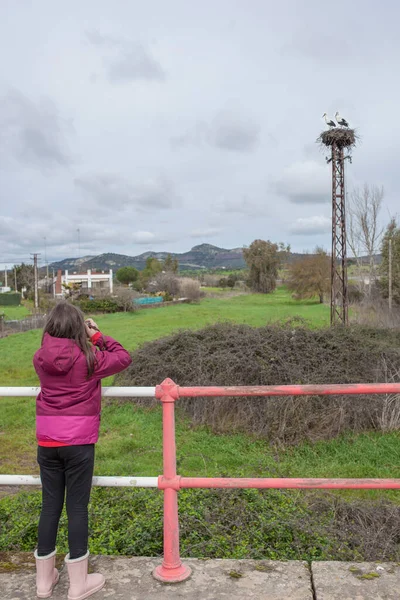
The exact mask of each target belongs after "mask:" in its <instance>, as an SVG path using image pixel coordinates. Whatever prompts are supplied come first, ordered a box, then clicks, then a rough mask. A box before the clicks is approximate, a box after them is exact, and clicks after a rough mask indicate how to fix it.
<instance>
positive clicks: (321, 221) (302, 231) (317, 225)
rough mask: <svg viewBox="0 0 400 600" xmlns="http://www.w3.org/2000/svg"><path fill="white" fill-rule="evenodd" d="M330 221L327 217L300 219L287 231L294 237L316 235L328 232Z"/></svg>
mask: <svg viewBox="0 0 400 600" xmlns="http://www.w3.org/2000/svg"><path fill="white" fill-rule="evenodd" d="M331 226H332V221H331V219H329V218H328V217H322V216H313V217H300V218H298V219H296V221H295V222H294V223H293V224H292V225H291V226H290V228H289V231H290V233H292V234H294V235H318V234H323V233H327V232H328V231H330V228H331Z"/></svg>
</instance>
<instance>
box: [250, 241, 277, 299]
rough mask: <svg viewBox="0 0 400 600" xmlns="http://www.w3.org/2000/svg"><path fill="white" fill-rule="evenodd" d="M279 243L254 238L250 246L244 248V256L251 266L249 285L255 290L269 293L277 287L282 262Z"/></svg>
mask: <svg viewBox="0 0 400 600" xmlns="http://www.w3.org/2000/svg"><path fill="white" fill-rule="evenodd" d="M279 249H280V247H279V246H278V244H273V243H272V242H270V241H269V240H268V241H265V240H254V242H252V244H250V246H249V248H244V249H243V257H244V260H245V261H246V263H247V265H248V267H249V280H248V283H249V286H250V287H251V289H252V290H254V291H255V292H262V293H264V294H269V293H270V292H273V291H274V289H275V288H276V280H277V278H278V269H279V266H280V263H281V256H280V254H279Z"/></svg>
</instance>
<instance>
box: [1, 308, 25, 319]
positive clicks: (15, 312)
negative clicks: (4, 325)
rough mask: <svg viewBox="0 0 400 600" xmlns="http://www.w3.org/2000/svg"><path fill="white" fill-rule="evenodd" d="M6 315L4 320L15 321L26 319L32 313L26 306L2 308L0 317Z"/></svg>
mask: <svg viewBox="0 0 400 600" xmlns="http://www.w3.org/2000/svg"><path fill="white" fill-rule="evenodd" d="M1 314H4V318H5V319H6V320H7V321H13V320H14V319H18V320H19V319H24V318H25V317H28V316H29V315H30V314H31V313H30V311H29V309H28V308H26V306H23V305H21V306H0V315H1Z"/></svg>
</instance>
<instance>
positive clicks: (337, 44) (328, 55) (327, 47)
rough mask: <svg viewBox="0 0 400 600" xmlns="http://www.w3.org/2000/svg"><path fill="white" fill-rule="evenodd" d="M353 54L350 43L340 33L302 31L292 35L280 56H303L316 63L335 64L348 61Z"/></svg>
mask: <svg viewBox="0 0 400 600" xmlns="http://www.w3.org/2000/svg"><path fill="white" fill-rule="evenodd" d="M352 54H353V52H352V47H351V45H350V42H349V41H348V40H347V39H346V37H345V36H343V35H341V34H340V32H338V31H336V30H335V33H334V34H331V33H326V32H317V31H315V30H314V31H311V30H310V31H307V30H306V29H302V30H300V31H297V32H295V33H293V35H292V36H291V39H290V41H289V42H287V43H285V44H283V46H282V48H281V55H282V56H289V57H295V58H298V57H299V56H303V57H305V58H310V59H312V60H316V61H318V62H324V63H328V62H329V63H331V62H332V63H335V64H336V63H337V62H339V61H345V60H348V59H349V57H350V56H351V55H352Z"/></svg>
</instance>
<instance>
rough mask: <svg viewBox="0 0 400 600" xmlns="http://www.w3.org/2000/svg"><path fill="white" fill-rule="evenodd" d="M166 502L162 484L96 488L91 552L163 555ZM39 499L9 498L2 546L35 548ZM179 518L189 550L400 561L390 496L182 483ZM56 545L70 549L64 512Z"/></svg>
mask: <svg viewBox="0 0 400 600" xmlns="http://www.w3.org/2000/svg"><path fill="white" fill-rule="evenodd" d="M162 502H163V500H162V494H160V492H158V491H156V490H142V489H126V488H125V489H121V488H119V489H113V488H108V489H101V488H100V489H99V488H95V489H93V491H92V493H91V501H90V505H89V519H90V537H89V546H90V548H89V549H90V552H92V553H93V554H109V555H133V556H160V555H162V548H163V532H162ZM40 503H41V494H40V492H33V493H27V492H23V493H20V494H18V495H16V496H10V497H7V498H3V500H2V501H1V502H0V552H4V551H6V552H7V551H8V552H10V551H11V552H21V551H22V552H23V551H25V552H31V550H32V548H34V546H35V544H36V542H37V525H38V519H39V512H40ZM179 525H180V540H181V554H182V556H183V557H187V556H190V557H196V558H234V559H249V558H252V559H270V560H308V561H310V560H347V561H351V560H353V561H354V560H358V561H360V560H361V561H363V560H365V561H376V560H379V561H395V562H398V561H399V560H400V549H399V544H398V540H399V536H400V507H398V506H396V505H395V504H394V503H391V502H388V501H380V502H364V503H361V502H360V501H352V502H345V501H343V500H342V499H340V498H338V497H336V496H333V495H327V494H325V495H322V494H318V495H317V494H312V493H307V492H304V494H302V495H299V494H297V493H296V492H293V491H286V490H253V489H248V490H246V489H244V490H235V489H232V490H218V489H215V490H213V489H210V490H181V491H180V492H179ZM57 547H58V550H59V552H67V551H68V536H67V518H66V514H65V511H63V513H62V515H61V519H60V527H59V534H58V539H57Z"/></svg>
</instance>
